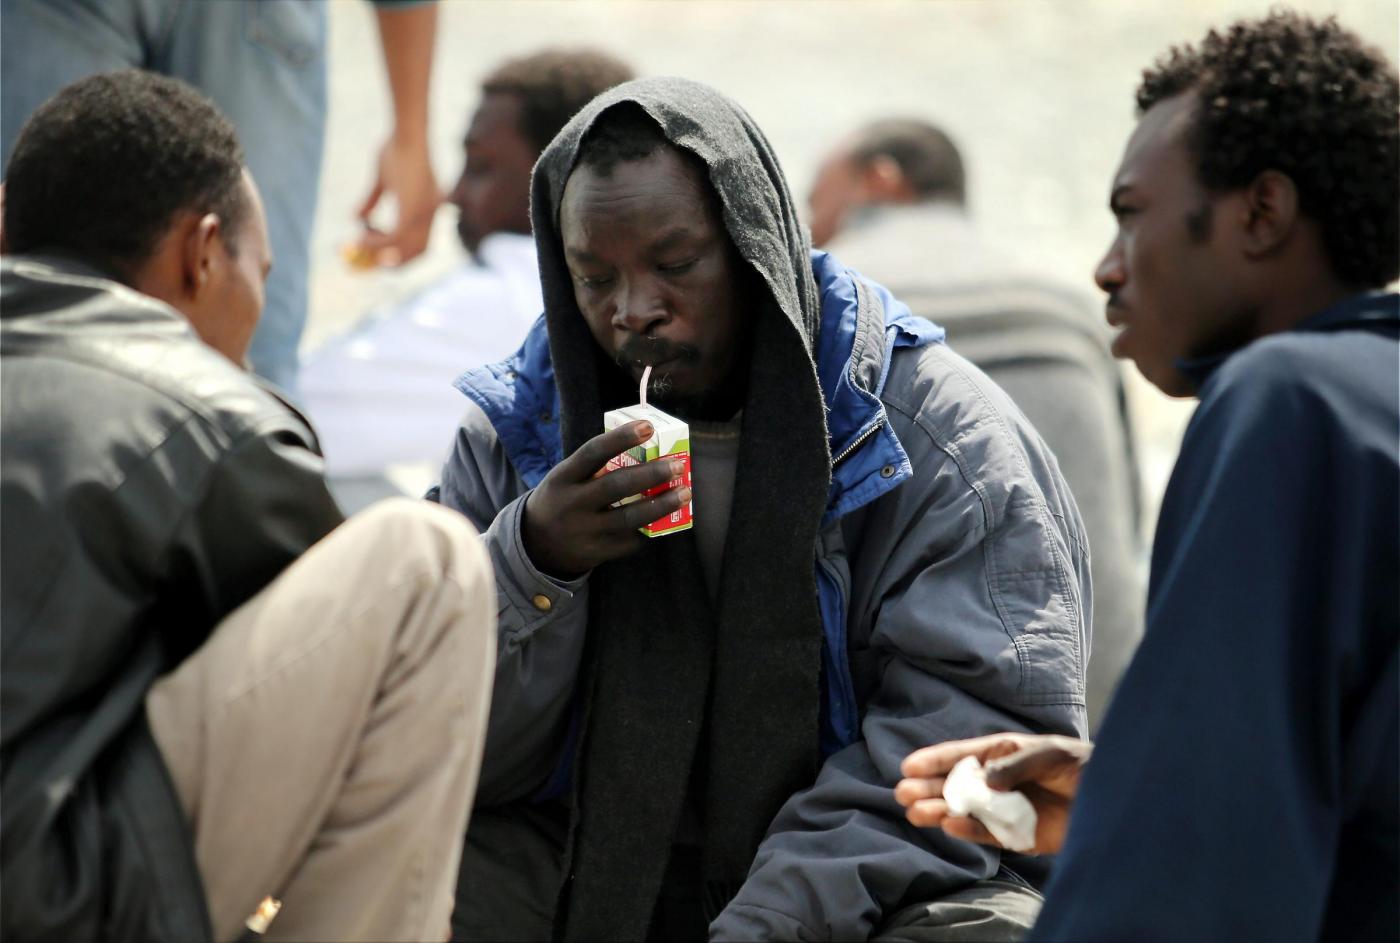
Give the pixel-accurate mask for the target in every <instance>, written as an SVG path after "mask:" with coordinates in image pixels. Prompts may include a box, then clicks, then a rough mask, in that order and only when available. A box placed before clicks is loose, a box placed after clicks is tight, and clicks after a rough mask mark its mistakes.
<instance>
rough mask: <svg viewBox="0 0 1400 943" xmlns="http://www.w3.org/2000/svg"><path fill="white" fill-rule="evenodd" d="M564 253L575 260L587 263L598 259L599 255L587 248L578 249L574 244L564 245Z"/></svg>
mask: <svg viewBox="0 0 1400 943" xmlns="http://www.w3.org/2000/svg"><path fill="white" fill-rule="evenodd" d="M564 254H565V255H567V256H568V257H569V258H571V259H573V260H574V261H575V262H582V263H584V264H585V265H587V264H588V263H590V262H597V261H598V257H597V256H596V255H594V254H593V253H592V252H589V251H588V250H587V249H576V248H574V247H573V246H567V245H566V246H565V247H564Z"/></svg>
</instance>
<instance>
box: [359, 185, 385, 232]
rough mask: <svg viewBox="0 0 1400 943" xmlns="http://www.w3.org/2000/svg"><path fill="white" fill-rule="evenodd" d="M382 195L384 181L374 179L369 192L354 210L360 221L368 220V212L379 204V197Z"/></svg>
mask: <svg viewBox="0 0 1400 943" xmlns="http://www.w3.org/2000/svg"><path fill="white" fill-rule="evenodd" d="M383 195H384V183H383V182H382V181H380V180H378V179H376V180H375V181H374V186H373V187H372V188H371V189H370V191H369V194H368V195H367V196H366V197H365V198H364V199H363V200H362V201H361V202H360V206H359V208H358V209H357V210H356V211H355V216H356V217H357V218H358V219H359V220H361V221H362V222H369V217H370V214H371V213H373V212H374V208H375V207H376V206H378V205H379V198H380V197H381V196H383Z"/></svg>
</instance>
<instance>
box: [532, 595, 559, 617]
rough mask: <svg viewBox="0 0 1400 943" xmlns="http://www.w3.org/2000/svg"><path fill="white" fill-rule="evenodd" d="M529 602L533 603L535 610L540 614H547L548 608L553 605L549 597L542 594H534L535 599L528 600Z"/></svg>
mask: <svg viewBox="0 0 1400 943" xmlns="http://www.w3.org/2000/svg"><path fill="white" fill-rule="evenodd" d="M530 602H532V603H534V604H535V608H536V609H538V610H539V611H540V612H548V611H549V610H550V607H552V606H553V605H554V603H553V602H551V601H550V599H549V597H548V596H546V595H545V594H544V593H536V594H535V598H534V599H532V600H530Z"/></svg>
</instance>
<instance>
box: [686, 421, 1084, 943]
mask: <svg viewBox="0 0 1400 943" xmlns="http://www.w3.org/2000/svg"><path fill="white" fill-rule="evenodd" d="M917 413H918V410H917V409H915V408H913V407H909V415H908V417H906V420H904V421H902V423H903V424H902V427H901V429H900V431H899V436H900V438H901V440H902V441H904V442H906V443H907V444H908V446H909V452H910V457H911V460H912V461H913V464H914V475H913V477H912V478H911V479H910V480H909V481H907V482H905V484H904V485H902V486H901V487H900V488H899V489H897V490H896V491H895V492H893V493H891V494H889V495H886V496H885V497H884V498H881V499H880V501H879V502H877V505H876V506H874V507H873V508H872V511H871V513H870V516H869V518H868V520H867V521H866V523H865V525H864V528H863V536H862V537H860V538H859V539H860V544H859V546H855V545H852V546H851V547H850V548H849V549H850V554H851V569H852V598H851V600H850V605H849V607H848V609H849V611H850V616H849V618H850V620H851V624H852V625H853V626H855V625H861V624H864V625H868V626H869V649H868V650H866V651H852V653H851V656H852V659H853V661H855V662H867V663H870V664H873V665H874V666H876V667H875V669H874V671H873V672H872V674H873V677H874V679H875V680H874V687H873V690H872V691H871V692H870V694H869V697H868V700H867V702H866V708H865V712H864V716H863V719H862V725H861V732H862V734H863V739H862V740H860V741H858V742H856V743H854V744H852V745H850V746H848V747H846V748H845V749H844V750H842V751H840V752H838V753H836V754H834V755H833V756H831V757H830V758H829V759H828V760H827V761H826V763H825V765H824V767H823V768H822V770H821V771H820V774H819V775H818V777H817V780H816V782H815V784H814V785H813V786H812V787H811V788H809V789H806V790H804V791H802V792H800V793H798V794H796V795H795V796H794V797H793V798H792V799H791V800H789V801H788V803H787V804H786V805H785V806H784V807H783V809H782V810H781V811H780V812H779V814H778V816H777V818H776V819H775V820H774V822H773V825H772V827H771V829H770V831H769V834H768V836H767V837H766V838H765V840H764V842H763V843H762V845H761V846H760V848H759V851H758V854H757V856H756V858H755V860H754V864H753V867H752V869H751V871H750V873H749V877H748V880H747V881H746V883H745V884H744V886H743V888H742V889H741V890H740V892H739V894H738V895H737V896H736V897H735V899H734V900H733V901H732V902H731V904H730V905H729V907H728V908H727V909H726V910H725V911H724V912H723V913H722V914H721V915H720V917H719V918H718V919H717V920H716V921H715V923H714V924H712V926H711V930H710V935H711V938H712V939H715V940H773V939H794V940H832V939H836V940H852V939H862V940H863V939H868V938H870V937H871V936H872V935H873V934H875V933H877V932H878V931H879V930H880V928H881V927H882V926H883V925H884V924H885V922H886V921H888V920H889V919H890V917H892V916H893V915H894V913H895V912H896V911H897V910H898V909H899V908H900V907H902V906H906V905H909V904H914V903H920V902H927V901H931V900H934V899H936V898H938V897H939V896H941V895H942V894H944V893H947V892H950V891H952V890H955V889H957V888H959V887H962V886H966V885H967V884H970V883H972V882H974V881H977V880H981V879H984V878H989V877H992V876H993V875H995V874H996V873H997V870H998V867H999V864H1000V855H999V852H997V851H995V850H992V849H988V848H984V847H982V846H977V845H973V844H971V843H967V842H961V841H957V840H954V839H952V838H949V837H948V836H946V835H945V834H944V833H943V832H941V831H939V830H920V829H916V828H914V827H913V826H911V825H909V824H908V822H907V821H906V820H905V818H904V815H903V809H902V808H901V807H900V806H899V805H898V804H897V803H896V802H895V800H894V796H893V786H894V784H895V783H896V782H897V781H898V780H899V779H900V773H899V764H900V762H901V761H902V760H903V758H904V757H905V756H906V755H908V754H909V753H910V752H911V751H912V750H914V749H917V748H919V747H922V746H927V745H929V744H932V743H938V742H941V741H944V740H949V739H956V738H962V737H973V736H979V735H982V734H988V733H993V732H996V731H1003V730H1026V731H1038V732H1056V733H1064V734H1070V735H1082V734H1083V732H1084V726H1085V717H1084V708H1083V664H1082V662H1083V658H1084V655H1085V652H1084V647H1085V645H1086V644H1087V629H1086V627H1085V626H1084V624H1083V620H1084V618H1085V603H1086V602H1087V600H1086V599H1084V598H1083V597H1085V596H1087V593H1088V590H1087V577H1085V576H1084V571H1085V570H1086V569H1087V558H1086V555H1085V554H1084V551H1083V549H1082V547H1079V546H1078V544H1077V541H1076V540H1075V539H1074V537H1073V536H1071V534H1070V533H1069V531H1068V530H1067V528H1066V527H1065V526H1064V523H1063V521H1062V520H1060V519H1058V518H1057V516H1056V514H1055V513H1053V511H1052V510H1051V508H1050V507H1049V506H1048V505H1047V501H1046V498H1045V490H1044V489H1043V488H1042V486H1041V480H1040V479H1041V478H1042V477H1043V476H1047V475H1048V476H1056V477H1057V476H1058V472H1055V471H1054V470H1053V468H1051V467H1050V466H1049V465H1039V464H1037V463H1036V462H1035V461H1034V460H1033V459H1031V458H1028V456H1027V454H1026V452H1025V451H1024V449H1022V448H1021V447H1020V445H1019V444H1018V443H1019V433H1018V432H1017V431H1016V430H1015V429H1014V428H1012V427H1011V426H1008V425H1007V424H1006V422H1005V421H1004V420H1003V419H1001V418H997V417H996V416H992V417H991V418H988V419H986V420H984V421H981V422H974V423H971V424H970V428H968V429H967V430H966V431H965V432H958V433H954V434H948V433H945V432H944V431H943V430H941V429H938V428H936V427H934V426H926V425H924V424H923V423H921V422H917V421H916V420H915V416H917ZM1013 421H1021V420H1013ZM1032 436H1033V433H1032ZM1045 484H1046V486H1047V487H1048V488H1049V489H1050V490H1052V491H1058V490H1060V489H1063V482H1062V481H1058V480H1049V479H1047V480H1046V482H1045ZM1065 490H1066V493H1067V489H1065ZM1081 581H1082V582H1081ZM862 634H863V633H862Z"/></svg>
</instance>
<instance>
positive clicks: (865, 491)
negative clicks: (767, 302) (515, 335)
mask: <svg viewBox="0 0 1400 943" xmlns="http://www.w3.org/2000/svg"><path fill="white" fill-rule="evenodd" d="M812 271H813V274H814V275H815V276H816V279H817V285H818V291H819V294H820V298H821V308H820V328H819V331H818V335H817V345H816V347H817V349H816V361H817V377H818V380H819V382H820V384H821V390H822V398H823V399H824V400H825V402H826V408H827V430H828V436H829V440H830V446H831V456H832V463H833V469H832V483H831V492H830V495H829V499H828V507H827V513H826V518H825V520H827V521H829V520H832V519H835V518H839V517H841V516H843V515H845V514H847V513H849V512H851V511H853V510H855V509H856V508H858V507H860V506H862V505H864V504H867V503H869V502H870V501H873V500H874V499H875V498H877V497H879V496H880V495H882V494H884V493H885V492H887V491H889V490H891V489H892V488H895V487H897V486H898V485H899V484H901V483H902V482H903V481H904V480H905V479H907V478H908V477H909V476H910V475H911V474H912V473H913V468H912V466H911V465H910V462H909V457H908V455H907V454H906V453H905V451H904V447H903V446H902V445H901V444H900V442H899V438H898V437H897V436H896V435H895V434H894V432H893V431H892V430H891V429H890V424H889V422H888V417H887V416H886V414H885V408H884V405H883V404H882V403H881V402H880V394H881V393H882V392H883V390H884V386H885V381H886V379H887V378H888V376H889V367H890V361H891V357H892V355H893V353H894V351H895V350H896V349H898V348H901V347H922V346H924V345H926V344H932V343H942V342H943V329H942V328H940V327H938V326H937V325H935V324H933V323H932V322H931V321H926V320H924V319H923V318H918V317H915V316H914V315H912V314H911V313H910V312H909V309H908V308H907V307H905V306H904V305H903V304H902V303H901V302H899V301H897V300H895V298H894V296H893V295H891V294H890V293H889V292H888V291H887V290H885V289H884V288H883V287H881V286H880V285H877V284H875V283H873V282H870V281H867V280H865V279H863V278H861V277H860V275H859V274H857V273H856V272H854V271H852V270H851V269H848V268H846V267H845V266H844V265H842V264H841V263H840V262H839V261H837V259H836V258H835V257H833V256H831V255H830V254H828V253H826V252H820V251H814V252H813V253H812ZM454 386H456V387H457V389H458V390H460V391H461V392H462V393H464V394H465V395H466V396H467V397H468V398H469V399H471V400H472V402H474V403H476V404H477V406H479V407H480V408H481V410H482V411H483V412H484V413H486V416H487V418H488V419H489V420H490V421H491V425H492V426H494V427H495V429H496V434H497V435H498V436H499V437H500V439H501V444H502V445H503V446H504V447H505V450H506V454H507V456H508V457H509V458H510V461H511V464H512V465H513V466H514V467H515V469H516V471H517V472H518V473H519V474H520V477H521V478H522V479H523V480H524V482H525V484H526V486H527V487H531V488H533V487H534V486H535V485H537V484H539V482H540V481H541V480H542V479H543V478H544V476H545V475H546V474H547V473H548V472H549V470H550V469H551V468H553V467H554V466H555V465H556V464H557V463H558V462H559V461H560V460H561V459H562V457H563V454H562V453H563V447H562V444H561V440H560V436H559V393H558V390H557V388H556V387H555V383H554V368H553V364H552V362H551V360H550V355H549V342H548V337H547V332H546V328H545V321H544V318H543V317H541V318H540V319H539V320H537V321H536V322H535V324H534V326H533V327H532V328H531V329H530V333H529V334H528V335H527V336H526V338H525V341H524V343H523V344H522V345H521V347H520V349H519V350H518V351H516V352H515V354H514V355H512V356H511V357H510V358H508V359H507V360H505V361H502V362H500V363H494V364H487V365H486V366H482V367H476V368H474V369H471V370H468V371H467V372H465V373H463V374H462V375H461V376H460V377H458V378H457V380H456V382H455V383H454Z"/></svg>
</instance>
